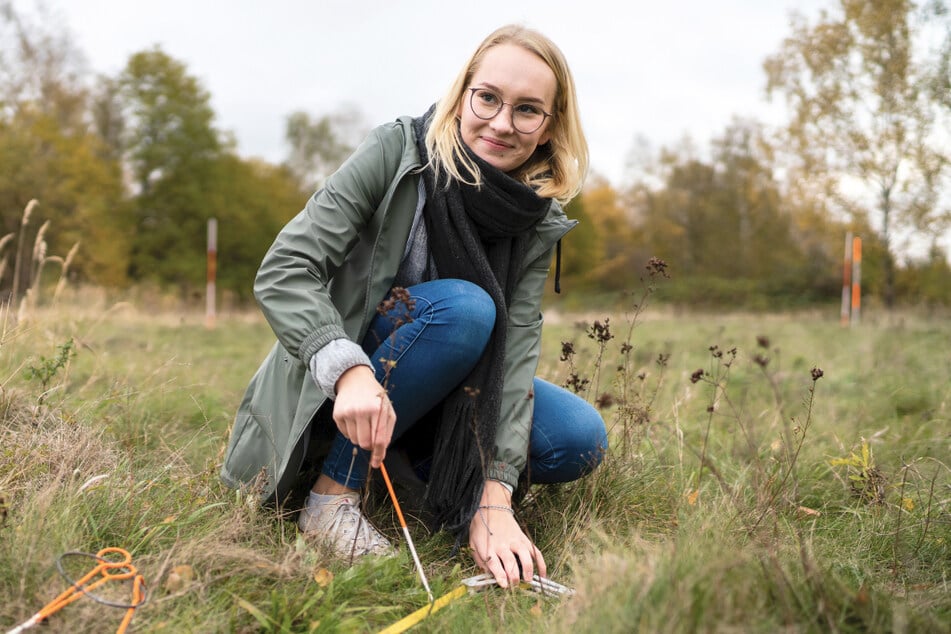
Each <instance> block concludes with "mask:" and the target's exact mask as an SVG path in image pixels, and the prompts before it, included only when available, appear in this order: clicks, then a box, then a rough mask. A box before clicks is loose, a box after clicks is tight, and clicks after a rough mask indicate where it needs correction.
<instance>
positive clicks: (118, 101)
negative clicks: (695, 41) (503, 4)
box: [0, 0, 951, 307]
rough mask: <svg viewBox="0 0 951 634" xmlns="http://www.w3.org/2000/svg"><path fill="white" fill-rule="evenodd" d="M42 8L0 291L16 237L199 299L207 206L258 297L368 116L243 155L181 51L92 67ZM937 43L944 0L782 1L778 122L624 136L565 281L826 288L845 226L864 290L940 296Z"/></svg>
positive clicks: (1, 255) (8, 125)
mask: <svg viewBox="0 0 951 634" xmlns="http://www.w3.org/2000/svg"><path fill="white" fill-rule="evenodd" d="M46 24H47V23H46V22H42V21H37V20H34V21H30V19H29V18H28V17H27V16H25V15H22V14H18V13H17V12H16V11H15V10H14V8H13V6H12V3H11V2H9V1H0V41H2V42H3V44H0V221H2V227H0V230H2V235H3V236H7V238H4V239H3V240H0V249H2V250H0V263H2V266H0V294H2V295H3V296H5V297H7V298H9V296H10V295H11V293H13V291H14V289H16V288H19V289H25V288H29V286H30V283H31V280H32V278H33V277H34V276H35V275H36V273H37V272H36V270H32V271H31V267H30V266H22V267H17V266H13V264H15V262H14V260H16V258H17V257H19V256H18V255H17V253H16V249H14V248H13V247H14V244H15V243H17V242H21V243H22V242H26V243H27V244H28V245H33V247H34V251H36V250H38V249H39V250H42V252H43V253H46V254H63V255H65V254H66V253H67V252H71V251H73V252H76V257H74V258H72V259H71V260H70V262H69V271H68V274H69V276H70V278H71V279H74V280H77V281H79V282H82V283H88V284H94V285H99V286H104V287H109V288H125V287H128V286H131V285H136V284H154V285H156V286H157V287H159V288H163V289H168V290H171V291H173V292H176V293H180V294H181V295H182V296H183V297H184V298H189V297H193V296H194V297H198V296H200V294H201V293H202V292H203V289H204V283H205V225H206V222H207V220H208V219H209V218H217V219H218V222H219V225H218V226H219V239H218V287H219V289H222V291H223V292H227V293H229V294H231V295H232V296H234V297H236V298H238V299H239V300H247V299H249V297H250V288H251V281H252V279H253V276H254V272H255V270H256V269H257V266H258V264H259V263H260V260H261V257H262V256H263V254H264V252H265V250H266V249H267V247H268V246H269V244H270V242H271V240H272V239H273V237H274V236H275V235H276V233H277V232H278V231H279V230H280V228H281V227H282V226H283V224H284V223H286V222H287V220H289V219H290V218H291V217H292V216H293V215H294V214H295V213H297V211H298V210H299V209H300V208H301V207H302V206H303V204H304V202H305V201H306V199H307V197H308V196H309V195H310V194H311V193H312V192H313V191H314V189H315V188H316V187H318V186H319V185H320V184H321V182H322V181H323V179H324V178H326V177H327V175H329V174H330V173H331V172H332V171H333V170H334V169H335V168H336V167H337V166H338V165H339V164H340V163H341V162H342V161H343V160H344V159H345V158H346V156H347V155H348V154H349V153H350V152H351V151H352V150H353V147H354V146H355V144H356V143H357V142H358V140H359V139H360V137H361V136H362V135H363V134H364V133H365V132H366V125H365V124H364V123H363V121H362V117H361V115H360V113H359V112H357V111H355V110H352V109H350V110H341V111H339V112H335V113H329V114H324V115H322V116H312V115H310V114H308V113H306V112H304V111H298V112H293V113H289V114H288V115H287V118H286V121H285V124H286V126H285V140H286V142H287V146H288V148H289V150H288V153H287V156H286V158H285V160H284V161H282V162H281V163H279V164H272V163H269V162H267V161H264V160H260V159H249V158H244V157H241V156H240V155H239V154H238V152H237V150H236V147H235V143H234V141H233V139H231V138H230V136H229V134H228V133H227V132H226V131H224V130H221V129H219V127H218V126H217V123H216V118H215V112H214V110H213V109H212V107H211V105H210V104H211V96H210V94H209V93H208V92H207V90H206V89H205V88H204V87H203V86H202V84H201V82H200V81H199V80H198V79H196V78H195V77H194V76H193V75H191V74H190V73H189V72H188V69H187V67H186V66H185V64H184V63H183V62H181V61H180V60H177V59H175V57H174V56H172V55H171V54H169V53H168V52H166V51H164V50H162V49H161V48H158V47H153V48H149V49H145V50H142V51H140V52H137V53H135V54H133V55H132V56H130V58H129V59H128V61H127V63H126V65H125V67H124V68H123V69H122V71H120V72H119V73H118V74H117V75H115V76H111V77H110V76H98V77H91V76H90V74H89V73H88V71H87V70H86V69H85V68H84V67H83V63H82V59H83V57H82V52H81V51H79V50H77V49H76V48H75V46H74V45H73V43H72V42H71V41H70V40H69V38H68V36H67V35H64V33H65V31H63V30H61V29H60V30H57V29H55V27H52V28H51V27H48V26H46ZM949 59H951V20H949V17H948V13H947V11H946V9H945V7H944V4H943V2H938V1H934V0H932V1H930V2H927V3H925V4H923V5H920V6H919V5H917V4H915V3H912V2H908V1H905V0H885V1H876V2H870V1H861V0H838V1H835V2H832V3H831V4H830V8H829V9H828V10H825V11H822V12H821V13H820V15H819V16H818V17H817V18H815V19H814V20H812V21H809V20H807V19H806V18H805V17H803V16H800V15H793V17H792V18H791V20H790V34H789V35H788V36H787V37H786V39H785V40H784V41H783V42H781V43H780V44H779V46H778V48H777V52H776V53H775V54H774V55H773V56H771V57H769V58H768V59H767V60H765V61H764V64H763V66H764V80H765V84H766V88H767V90H768V92H769V94H770V95H772V96H773V97H775V98H778V99H782V100H784V102H785V104H786V105H787V108H788V111H789V113H790V114H789V120H788V122H787V124H786V125H785V126H783V127H782V128H780V129H771V128H768V127H767V126H765V125H764V124H762V123H760V122H757V121H751V120H741V119H736V120H734V121H732V122H730V123H729V124H728V125H727V127H726V128H725V130H724V131H723V132H722V133H721V134H720V135H718V136H717V137H715V138H713V139H711V140H710V142H709V147H708V148H707V149H705V150H700V149H698V148H697V147H695V145H694V144H693V143H692V142H691V141H690V140H689V139H688V140H685V141H684V142H683V143H681V144H679V145H677V146H676V147H671V148H661V149H660V150H656V151H655V150H653V149H651V148H649V147H647V146H645V145H643V144H641V145H636V144H635V149H634V150H632V160H631V162H630V164H629V170H628V173H627V176H626V177H625V179H624V182H623V183H621V184H612V183H610V182H609V181H607V180H606V179H604V178H601V177H599V176H598V175H596V174H595V175H592V176H591V178H589V182H588V184H587V186H586V188H585V191H584V192H583V194H582V195H581V196H579V197H578V198H577V199H576V200H574V201H573V202H572V203H571V205H570V206H569V209H568V212H569V215H570V216H572V217H575V218H578V219H579V220H580V221H581V222H580V224H579V226H578V228H577V229H575V231H573V232H572V233H571V234H569V236H568V237H567V238H566V240H565V245H564V246H565V252H564V258H563V264H564V268H563V272H562V274H563V279H564V280H565V281H566V282H567V283H572V284H575V287H576V288H577V287H579V286H580V287H582V288H584V289H586V290H591V291H598V292H606V293H612V292H617V291H624V290H628V289H631V288H632V287H633V286H635V285H636V284H637V283H638V280H639V278H640V277H641V273H642V271H643V267H644V265H645V263H646V262H647V261H648V260H649V258H651V257H658V258H661V259H663V260H664V261H665V262H667V263H668V265H669V269H670V271H671V272H672V276H673V279H672V280H671V282H670V283H668V284H665V285H663V289H662V291H661V297H666V298H667V299H669V300H670V301H676V302H684V303H691V304H698V303H709V304H711V305H722V304H729V305H743V306H762V307H783V306H790V305H795V304H803V303H811V302H816V301H828V300H833V299H835V298H837V297H838V295H839V292H840V289H841V283H842V273H841V267H842V264H841V262H842V254H843V239H844V236H845V234H846V232H847V231H851V232H854V233H855V234H857V235H861V236H862V238H863V244H864V253H865V255H864V258H863V271H862V278H863V292H864V293H865V294H866V296H872V297H876V298H879V299H881V301H882V302H883V303H885V304H887V305H892V304H893V303H895V302H906V303H928V304H951V269H949V265H948V258H947V254H946V253H945V252H944V251H943V249H942V247H941V244H940V242H939V238H940V236H942V235H944V233H945V232H947V230H948V228H949V222H951V211H949V198H951V187H949V180H951V154H949V151H948V149H949V148H951V139H949V135H951V132H949V130H951V71H949V68H951V64H949ZM32 200H35V201H37V202H36V203H33V205H32V214H33V215H34V216H35V218H34V219H33V220H35V221H31V222H30V223H25V222H24V215H23V212H24V210H25V209H26V208H27V207H28V206H30V205H31V203H30V201H32ZM39 219H42V220H43V222H46V221H48V224H46V225H45V227H46V228H43V227H44V225H43V223H41V222H40V221H39ZM14 236H15V237H16V238H17V240H13V239H11V237H14ZM909 241H910V242H913V243H914V244H916V245H917V251H916V255H915V257H908V256H907V254H908V253H911V251H909V250H908V249H907V248H906V247H907V244H906V242H909ZM77 244H78V245H80V246H79V247H78V250H77V247H76V245H77ZM922 245H924V246H922ZM40 247H42V249H40ZM26 251H29V248H28V249H26ZM24 259H29V258H24ZM37 266H42V265H41V264H36V263H34V265H33V269H35V268H36V267H37ZM65 269H66V267H65V266H63V270H64V271H65Z"/></svg>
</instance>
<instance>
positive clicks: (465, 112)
mask: <svg viewBox="0 0 951 634" xmlns="http://www.w3.org/2000/svg"><path fill="white" fill-rule="evenodd" d="M556 84H557V82H556V80H555V74H554V73H553V72H552V70H551V69H550V68H549V67H548V65H547V64H546V63H545V62H544V61H543V60H542V59H541V58H540V57H538V56H537V55H535V54H534V53H532V52H530V51H528V50H526V49H524V48H522V47H521V46H518V45H515V44H500V45H498V46H494V47H492V48H490V49H489V50H488V51H486V53H485V55H484V56H483V58H482V63H481V64H480V65H479V67H478V68H477V69H476V72H475V74H474V75H473V76H472V82H471V83H470V85H469V86H467V90H466V91H465V93H464V94H463V96H462V101H461V103H460V104H459V108H458V109H457V111H456V115H457V116H458V117H459V123H460V131H461V132H462V140H463V141H464V142H465V144H466V145H468V146H469V148H470V149H471V150H472V151H473V152H475V154H476V156H478V157H479V158H481V159H482V160H484V161H486V162H487V163H489V164H490V165H492V166H494V167H497V168H498V169H500V170H502V171H503V172H511V171H513V170H516V169H518V168H519V167H521V166H522V164H523V163H525V161H527V160H528V159H529V157H531V155H532V154H533V153H534V152H535V148H536V147H538V146H539V145H544V144H545V143H547V142H548V140H549V139H550V138H551V135H550V134H549V132H548V129H549V126H550V125H551V117H546V118H545V121H544V123H542V125H541V127H540V128H538V129H537V130H535V131H534V132H532V133H530V134H525V133H523V132H519V131H518V130H516V129H515V127H514V126H513V125H512V108H513V107H516V108H517V107H519V106H523V105H531V106H536V107H539V108H541V109H542V110H544V111H545V112H552V110H553V108H554V105H555V90H556ZM468 88H484V89H487V90H488V91H491V93H494V94H495V95H496V96H497V97H498V98H500V99H501V100H502V101H503V102H505V103H506V104H512V105H506V106H503V107H502V110H501V111H500V112H499V113H498V114H497V115H496V116H495V117H493V118H491V119H480V118H479V117H477V116H476V115H475V113H473V112H472V108H471V107H470V105H469V103H470V98H471V97H472V91H471V90H468Z"/></svg>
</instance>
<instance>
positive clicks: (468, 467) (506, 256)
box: [413, 108, 550, 539]
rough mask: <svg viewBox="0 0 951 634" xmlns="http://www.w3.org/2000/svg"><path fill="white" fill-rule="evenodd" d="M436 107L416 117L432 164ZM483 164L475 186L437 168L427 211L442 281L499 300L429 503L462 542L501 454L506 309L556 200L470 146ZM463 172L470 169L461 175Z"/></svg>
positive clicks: (448, 415)
mask: <svg viewBox="0 0 951 634" xmlns="http://www.w3.org/2000/svg"><path fill="white" fill-rule="evenodd" d="M433 110H434V108H430V110H429V111H428V112H427V113H426V114H425V115H423V116H422V117H420V118H417V119H414V120H413V130H414V132H415V133H416V145H417V147H418V148H419V153H420V157H421V158H422V160H423V163H426V162H427V161H428V156H427V151H426V144H425V139H426V130H427V129H428V127H429V122H430V121H431V120H432V113H433ZM466 151H467V154H468V157H469V158H470V159H471V160H472V161H473V162H474V163H475V164H476V165H477V166H478V168H479V170H480V172H481V174H482V184H481V186H480V187H474V186H472V185H467V184H465V183H461V182H459V181H457V180H454V179H452V178H451V177H448V176H444V174H442V173H441V174H440V179H439V180H440V182H438V183H437V182H435V176H434V173H433V169H432V167H431V166H430V167H427V168H426V169H425V170H424V171H423V173H422V177H423V180H424V183H425V185H426V204H425V207H424V209H423V216H424V219H425V222H426V231H427V233H428V236H429V248H430V251H431V254H432V257H433V260H434V261H435V264H436V271H437V273H438V275H439V277H440V278H444V279H446V278H455V279H463V280H467V281H469V282H473V283H475V284H477V285H479V286H480V287H482V288H483V289H484V290H485V291H486V292H487V293H488V294H489V295H490V296H491V297H492V301H493V302H494V303H495V311H496V313H495V315H496V316H495V326H494V329H493V331H492V336H491V338H490V340H489V343H488V345H487V346H486V349H485V351H484V352H483V354H482V357H481V358H480V359H479V361H478V363H477V364H476V366H475V368H474V369H473V370H472V372H470V373H469V376H467V377H466V378H465V379H464V380H463V381H462V383H460V384H459V385H458V386H457V387H456V388H455V389H454V390H453V391H452V392H451V393H450V394H449V395H448V396H447V397H446V398H445V399H444V400H443V402H442V407H441V410H440V411H439V413H438V431H437V432H436V439H435V446H434V451H433V463H432V468H431V470H430V475H429V485H428V486H427V489H426V502H427V505H428V507H429V509H430V510H431V511H432V513H433V517H434V520H435V524H436V526H437V527H444V528H446V529H447V530H450V531H452V532H453V533H455V534H456V536H457V538H459V539H461V538H463V537H464V536H465V534H466V531H467V530H468V528H469V522H470V521H471V519H472V517H473V516H474V515H475V512H476V510H477V507H478V505H479V500H480V497H481V495H482V485H483V482H484V480H485V474H486V473H487V470H488V468H489V465H490V464H491V462H492V461H493V460H494V458H495V432H496V428H497V426H498V422H499V417H500V414H501V401H502V381H503V361H504V357H505V330H506V324H507V322H508V309H507V306H508V304H509V301H510V300H511V298H512V293H513V292H514V290H515V286H516V284H517V282H518V279H519V276H520V275H521V272H522V260H523V258H524V255H525V250H526V248H527V246H528V238H529V236H530V233H529V231H530V230H531V229H532V228H533V227H534V226H535V225H536V224H538V222H539V221H540V220H541V219H542V218H544V217H545V215H546V214H547V213H548V208H549V205H550V200H548V199H546V198H541V197H539V196H537V195H536V194H535V192H534V190H532V188H531V187H529V186H527V185H524V184H522V183H520V182H518V181H516V180H515V179H513V178H511V177H510V176H508V175H507V174H506V173H504V172H502V171H501V170H499V169H497V168H495V167H493V166H491V165H489V164H488V163H486V162H485V161H483V160H482V159H481V158H479V157H478V156H476V155H475V154H474V153H473V152H472V151H471V150H469V149H468V148H466ZM463 173H465V172H463Z"/></svg>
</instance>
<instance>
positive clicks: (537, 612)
mask: <svg viewBox="0 0 951 634" xmlns="http://www.w3.org/2000/svg"><path fill="white" fill-rule="evenodd" d="M529 612H531V613H532V616H534V617H539V616H541V615H542V603H541V601H536V602H535V605H533V606H532V607H531V609H530V610H529Z"/></svg>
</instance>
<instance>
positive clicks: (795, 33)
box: [764, 0, 951, 305]
mask: <svg viewBox="0 0 951 634" xmlns="http://www.w3.org/2000/svg"><path fill="white" fill-rule="evenodd" d="M832 4H833V6H832V9H831V10H830V11H825V10H823V11H822V12H821V13H820V15H819V17H818V19H816V20H815V21H814V22H810V21H808V20H807V19H806V18H805V17H804V16H802V15H798V14H794V17H793V19H792V24H791V29H792V33H791V34H790V35H789V36H788V37H787V38H786V39H785V40H784V41H783V43H782V45H781V47H780V50H779V51H778V52H777V53H776V54H775V55H773V56H771V57H770V58H768V59H767V60H766V61H765V63H764V68H765V70H766V73H767V76H768V90H769V92H770V93H771V94H779V95H780V96H782V97H784V98H785V101H786V103H787V105H788V106H789V109H790V119H789V122H788V125H787V126H786V129H785V140H786V143H787V144H788V147H789V148H790V150H791V151H792V155H793V157H794V160H793V162H792V164H791V168H790V169H791V173H793V174H794V177H795V178H802V179H807V180H810V181H813V182H814V183H816V191H817V192H821V194H822V195H823V196H824V198H825V200H826V204H827V205H828V206H829V208H830V209H832V210H834V211H837V212H838V213H839V214H840V215H841V216H842V217H844V218H847V219H850V220H856V221H861V219H862V218H869V219H870V220H871V222H872V223H873V226H874V227H875V228H876V230H877V232H878V234H879V237H880V239H881V243H882V244H883V246H884V258H885V260H884V263H883V264H884V267H883V270H884V287H883V295H884V300H885V303H886V304H888V305H891V304H893V303H894V300H895V266H894V258H895V249H896V246H899V245H898V244H896V238H902V237H903V238H908V237H909V236H915V235H917V236H922V235H924V236H936V235H940V234H941V233H942V232H944V231H945V230H946V229H947V228H948V227H949V223H951V208H949V202H948V190H949V171H951V162H949V161H951V153H949V150H948V148H949V145H948V130H949V129H951V118H949V116H948V115H949V114H951V111H949V110H948V109H947V106H946V104H947V100H948V96H947V92H946V89H947V86H948V82H949V78H951V75H949V74H948V57H949V54H951V22H949V18H948V13H947V11H946V9H945V8H944V7H943V4H942V3H940V2H931V3H928V4H927V5H926V6H924V7H921V6H919V5H917V4H916V3H914V2H911V1H909V0H881V1H877V2H869V1H868V0H838V1H837V2H833V3H832ZM935 35H937V36H938V38H937V40H935V38H934V36H935ZM942 36H943V37H944V40H943V41H941V39H940V38H941V37H942ZM932 41H935V42H937V44H936V45H932V44H931V42H932Z"/></svg>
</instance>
